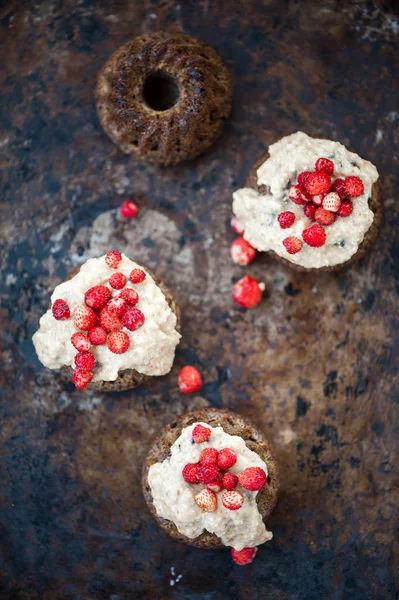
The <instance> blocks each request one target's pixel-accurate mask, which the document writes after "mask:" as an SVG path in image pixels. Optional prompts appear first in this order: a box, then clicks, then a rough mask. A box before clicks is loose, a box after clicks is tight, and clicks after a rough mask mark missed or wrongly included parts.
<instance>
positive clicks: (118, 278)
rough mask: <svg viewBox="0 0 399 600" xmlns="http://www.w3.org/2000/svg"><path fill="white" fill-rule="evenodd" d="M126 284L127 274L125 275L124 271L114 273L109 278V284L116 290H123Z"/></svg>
mask: <svg viewBox="0 0 399 600" xmlns="http://www.w3.org/2000/svg"><path fill="white" fill-rule="evenodd" d="M125 284H126V275H124V274H123V273H114V274H113V275H111V277H110V278H109V285H110V286H111V287H112V288H113V289H114V290H121V289H122V288H123V286H124V285H125Z"/></svg>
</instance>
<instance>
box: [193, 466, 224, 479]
mask: <svg viewBox="0 0 399 600" xmlns="http://www.w3.org/2000/svg"><path fill="white" fill-rule="evenodd" d="M218 475H219V469H218V468H217V466H216V464H215V465H207V466H202V465H201V466H200V468H199V469H198V475H197V477H198V481H199V482H200V483H211V481H215V479H217V478H218Z"/></svg>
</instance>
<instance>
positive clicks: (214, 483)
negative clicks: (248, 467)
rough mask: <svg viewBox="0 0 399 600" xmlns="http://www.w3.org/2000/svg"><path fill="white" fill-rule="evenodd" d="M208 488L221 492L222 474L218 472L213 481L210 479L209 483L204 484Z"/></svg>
mask: <svg viewBox="0 0 399 600" xmlns="http://www.w3.org/2000/svg"><path fill="white" fill-rule="evenodd" d="M206 487H207V488H208V489H209V490H212V492H215V493H216V492H221V491H222V489H223V477H222V474H221V473H219V475H218V478H217V479H215V480H214V481H211V483H208V485H207V486H206Z"/></svg>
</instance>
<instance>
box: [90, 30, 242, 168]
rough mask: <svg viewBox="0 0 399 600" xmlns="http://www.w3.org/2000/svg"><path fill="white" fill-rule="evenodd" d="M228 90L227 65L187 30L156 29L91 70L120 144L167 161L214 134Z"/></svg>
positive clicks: (204, 144)
mask: <svg viewBox="0 0 399 600" xmlns="http://www.w3.org/2000/svg"><path fill="white" fill-rule="evenodd" d="M231 95H232V85H231V78H230V74H229V71H228V69H227V67H226V65H225V63H224V62H223V60H222V59H221V58H220V56H219V55H218V54H217V52H215V50H214V49H213V48H211V47H210V46H208V44H205V43H204V42H202V41H200V40H198V39H196V38H194V37H192V36H190V35H183V34H170V33H166V32H159V33H155V34H151V35H142V36H140V37H138V38H135V39H134V40H132V41H130V42H128V43H127V44H125V45H124V46H122V47H121V48H119V50H117V51H116V52H115V53H114V54H113V55H112V56H111V58H110V59H109V60H108V62H107V63H106V64H105V65H104V67H103V69H102V70H101V72H100V74H99V77H98V82H97V89H96V103H97V111H98V115H99V118H100V121H101V124H102V126H103V127H104V129H105V131H106V133H107V134H108V135H109V137H110V138H111V139H112V141H113V142H114V143H115V144H117V145H118V146H119V148H120V149H121V150H122V151H123V152H125V153H127V154H135V155H136V156H137V157H139V158H144V159H147V160H151V161H153V162H158V163H162V164H165V165H171V164H176V163H178V162H180V161H182V160H187V159H192V158H194V157H196V156H198V155H199V154H201V153H202V152H204V151H205V150H206V149H207V148H209V147H210V146H211V145H212V144H213V143H214V142H215V140H216V139H217V138H218V137H219V136H220V134H221V132H222V129H223V124H224V121H225V120H226V118H227V116H228V115H229V113H230V108H231Z"/></svg>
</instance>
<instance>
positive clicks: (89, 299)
mask: <svg viewBox="0 0 399 600" xmlns="http://www.w3.org/2000/svg"><path fill="white" fill-rule="evenodd" d="M110 298H111V292H110V290H109V288H107V287H106V286H105V285H96V286H94V287H92V288H90V289H89V290H87V292H86V293H85V302H86V304H87V306H90V308H95V309H98V308H102V307H103V306H105V305H106V304H107V302H108V300H109V299H110Z"/></svg>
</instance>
